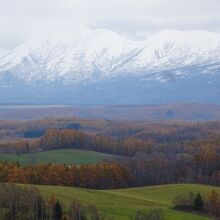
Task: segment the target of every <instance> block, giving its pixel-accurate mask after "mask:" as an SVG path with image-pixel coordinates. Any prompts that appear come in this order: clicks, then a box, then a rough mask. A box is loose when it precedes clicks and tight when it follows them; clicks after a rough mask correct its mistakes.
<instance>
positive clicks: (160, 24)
mask: <svg viewBox="0 0 220 220" xmlns="http://www.w3.org/2000/svg"><path fill="white" fill-rule="evenodd" d="M78 23H81V24H84V25H86V26H89V27H94V28H107V29H111V30H113V31H115V32H117V33H119V34H121V35H123V36H125V37H128V38H131V39H137V40H139V39H144V38H147V37H149V36H150V35H152V34H153V33H156V32H159V31H161V30H164V29H178V30H198V29H199V30H208V31H214V32H220V0H0V48H13V47H15V46H16V45H18V44H19V43H21V42H23V41H25V40H26V39H28V38H31V37H33V36H36V35H37V34H40V33H43V32H48V31H55V30H56V31H62V32H65V31H67V30H71V29H73V28H74V26H75V25H76V24H78Z"/></svg>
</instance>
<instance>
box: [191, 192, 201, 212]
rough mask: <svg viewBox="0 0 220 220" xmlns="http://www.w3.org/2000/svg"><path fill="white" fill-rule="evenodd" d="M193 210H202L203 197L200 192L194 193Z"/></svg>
mask: <svg viewBox="0 0 220 220" xmlns="http://www.w3.org/2000/svg"><path fill="white" fill-rule="evenodd" d="M193 208H194V210H196V211H203V199H202V196H201V195H200V193H198V194H197V195H196V198H195V200H194V207H193Z"/></svg>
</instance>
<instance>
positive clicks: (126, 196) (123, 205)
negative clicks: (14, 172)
mask: <svg viewBox="0 0 220 220" xmlns="http://www.w3.org/2000/svg"><path fill="white" fill-rule="evenodd" d="M37 187H38V188H39V190H40V191H41V192H42V194H43V195H44V196H46V197H49V196H50V195H51V194H53V195H55V196H56V197H57V198H58V199H59V200H60V201H62V202H63V203H64V204H65V205H66V206H68V204H69V203H70V202H71V201H72V200H74V199H77V200H79V201H80V202H81V203H83V204H91V205H96V206H97V207H98V208H99V209H100V210H101V211H102V212H103V213H105V214H106V215H108V216H111V217H113V219H116V220H128V219H130V217H131V216H133V215H134V213H135V211H137V210H145V211H150V210H153V209H155V208H160V209H162V210H163V212H164V217H165V219H166V220H209V219H210V218H208V217H206V216H201V215H197V214H195V213H188V212H182V211H177V210H174V209H172V201H173V199H174V198H175V196H177V195H181V194H183V195H186V194H188V192H190V191H193V192H195V193H197V192H200V193H201V194H203V195H205V194H208V193H209V192H210V191H211V190H212V189H215V190H216V191H218V192H219V193H220V188H218V187H212V186H203V185H192V184H179V185H164V186H153V187H141V188H129V189H120V190H90V189H82V188H74V187H63V186H37Z"/></svg>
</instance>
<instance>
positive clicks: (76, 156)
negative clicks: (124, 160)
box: [0, 149, 113, 165]
mask: <svg viewBox="0 0 220 220" xmlns="http://www.w3.org/2000/svg"><path fill="white" fill-rule="evenodd" d="M111 157H113V156H112V155H110V154H104V153H99V152H93V151H82V150H73V149H65V150H51V151H42V152H37V153H35V154H20V155H16V154H0V160H1V161H8V162H15V161H17V162H19V163H20V164H21V165H27V164H30V163H33V162H34V163H48V162H50V163H56V164H63V163H65V164H73V163H74V164H82V163H95V162H99V161H102V160H104V159H108V158H111Z"/></svg>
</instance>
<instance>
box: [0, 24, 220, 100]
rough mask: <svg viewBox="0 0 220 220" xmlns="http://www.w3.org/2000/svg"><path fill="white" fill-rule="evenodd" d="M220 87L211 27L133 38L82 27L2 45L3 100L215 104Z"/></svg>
mask: <svg viewBox="0 0 220 220" xmlns="http://www.w3.org/2000/svg"><path fill="white" fill-rule="evenodd" d="M219 94H220V35H219V34H216V33H210V32H205V31H175V30H165V31H162V32H160V33H158V34H155V35H153V36H152V37H151V38H149V39H147V40H143V41H132V40H128V39H125V38H123V37H121V36H119V35H118V34H116V33H113V32H112V31H110V30H105V29H90V28H86V27H81V28H77V29H75V30H73V31H71V32H70V33H68V34H54V35H52V36H42V37H41V38H38V39H31V40H29V41H27V42H24V43H23V44H21V45H20V46H18V47H16V48H14V49H12V50H10V51H7V52H5V53H3V52H2V53H0V102H1V103H45V104H46V103H47V104H48V103H49V104H50V103H52V104H56V103H59V104H161V103H168V102H200V103H213V104H220V99H219Z"/></svg>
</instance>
